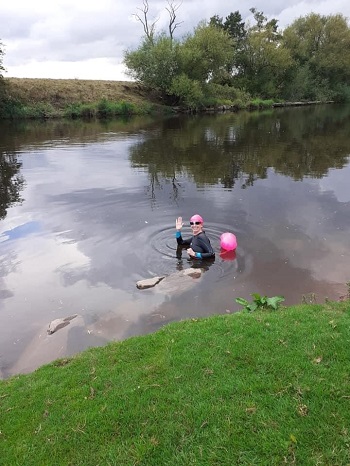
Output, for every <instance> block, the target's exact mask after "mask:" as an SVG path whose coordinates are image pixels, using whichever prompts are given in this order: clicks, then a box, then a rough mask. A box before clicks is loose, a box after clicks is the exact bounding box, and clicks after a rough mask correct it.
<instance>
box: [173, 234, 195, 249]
mask: <svg viewBox="0 0 350 466" xmlns="http://www.w3.org/2000/svg"><path fill="white" fill-rule="evenodd" d="M176 241H177V244H178V245H179V246H189V245H190V244H191V241H192V238H187V239H183V237H182V236H181V231H177V232H176Z"/></svg>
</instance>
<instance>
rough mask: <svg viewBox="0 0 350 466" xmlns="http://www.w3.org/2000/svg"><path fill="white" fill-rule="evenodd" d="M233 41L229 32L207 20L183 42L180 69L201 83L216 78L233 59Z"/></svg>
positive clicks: (180, 52)
mask: <svg viewBox="0 0 350 466" xmlns="http://www.w3.org/2000/svg"><path fill="white" fill-rule="evenodd" d="M232 50H233V41H232V40H231V38H230V36H229V35H228V33H227V32H226V31H224V30H221V29H218V28H217V27H214V26H211V25H210V24H207V23H205V22H201V23H199V25H198V26H197V27H196V28H195V30H194V33H193V34H189V35H188V36H187V37H186V38H185V39H184V41H183V43H182V44H181V48H180V50H179V54H180V57H179V58H180V69H181V71H182V72H184V73H185V74H186V75H187V76H188V77H189V78H191V79H195V80H197V81H199V82H201V83H206V82H208V81H211V80H214V79H215V77H216V76H217V75H219V74H220V73H221V72H222V70H225V68H226V66H227V65H228V64H229V63H230V62H231V61H232Z"/></svg>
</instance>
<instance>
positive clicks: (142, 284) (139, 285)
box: [136, 277, 165, 290]
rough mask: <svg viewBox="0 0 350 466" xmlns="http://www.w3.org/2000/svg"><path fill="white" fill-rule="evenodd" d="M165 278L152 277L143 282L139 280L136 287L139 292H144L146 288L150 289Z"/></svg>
mask: <svg viewBox="0 0 350 466" xmlns="http://www.w3.org/2000/svg"><path fill="white" fill-rule="evenodd" d="M164 278H165V277H153V278H145V279H144V280H139V281H138V282H136V286H137V288H138V289H139V290H145V289H146V288H152V287H153V286H156V285H157V284H158V283H159V282H161V281H162V280H163V279H164Z"/></svg>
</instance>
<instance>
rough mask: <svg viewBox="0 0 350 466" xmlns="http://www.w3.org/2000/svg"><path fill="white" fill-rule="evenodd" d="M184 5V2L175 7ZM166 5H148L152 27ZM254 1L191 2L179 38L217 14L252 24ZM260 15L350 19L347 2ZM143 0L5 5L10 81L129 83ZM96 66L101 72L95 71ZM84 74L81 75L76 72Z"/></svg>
mask: <svg viewBox="0 0 350 466" xmlns="http://www.w3.org/2000/svg"><path fill="white" fill-rule="evenodd" d="M176 4H178V5H179V4H180V2H176ZM167 6H168V4H167V2H166V1H165V0H164V1H151V0H150V1H149V15H148V19H149V21H150V22H153V21H155V20H157V23H156V26H157V30H158V31H159V30H166V29H167V26H168V20H169V14H168V12H167V10H166V8H167ZM252 6H253V5H252V2H251V0H249V1H248V0H243V2H241V3H240V4H239V6H234V5H232V3H231V2H230V1H228V0H220V1H218V2H212V0H201V1H199V0H186V1H183V2H182V4H181V5H180V6H179V8H178V10H177V20H178V21H179V22H181V24H179V26H178V28H177V29H176V34H177V36H178V37H180V36H182V35H184V34H186V33H187V32H190V31H192V30H193V28H194V27H195V26H196V25H197V24H198V23H199V22H200V21H201V20H209V19H210V17H211V16H213V15H215V14H217V15H219V16H220V17H223V18H225V17H226V16H227V15H228V14H229V13H231V12H232V11H236V10H237V9H238V10H239V11H240V13H241V15H242V18H243V20H245V21H247V20H251V19H252V15H251V13H250V11H249V9H250V8H251V7H252ZM254 6H255V7H256V9H257V10H258V11H262V12H263V13H264V14H265V15H266V16H267V17H268V18H272V17H274V18H276V19H278V20H279V25H280V26H281V27H282V28H283V27H285V26H287V25H289V24H290V23H291V22H292V21H293V20H294V19H296V18H298V17H300V16H305V15H306V14H308V13H310V12H317V13H320V14H325V15H327V14H335V13H339V12H341V13H342V14H343V15H344V16H350V5H349V2H348V1H347V0H335V1H333V2H326V1H321V2H319V1H318V0H309V1H301V2H300V1H294V0H287V1H286V2H284V3H283V4H281V2H279V1H277V0H272V1H271V2H269V3H268V4H266V2H265V1H263V0H258V1H255V2H254ZM142 8H143V3H142V1H141V0H129V1H128V2H121V1H119V2H115V1H113V0H99V1H98V2H96V1H95V0H84V1H83V0H75V1H74V2H72V1H71V0H55V2H47V1H46V0H45V1H44V0H32V1H31V2H27V1H25V0H13V1H11V2H7V3H6V4H5V5H2V6H1V17H2V29H1V34H2V35H1V37H0V39H1V41H2V43H3V44H4V45H5V52H6V55H5V57H4V66H5V68H6V70H7V76H17V77H42V78H45V77H48V78H76V77H78V78H85V79H101V76H104V77H105V78H104V79H117V80H118V79H126V76H125V74H124V68H123V66H122V65H121V63H122V61H123V54H124V51H125V50H126V49H130V48H134V47H136V46H137V44H138V43H139V42H140V40H141V37H142V35H143V27H142V24H141V23H140V22H139V21H137V20H136V19H135V16H134V15H135V13H139V14H140V16H142ZM91 64H95V65H96V67H92V66H90V65H91ZM79 69H80V70H83V71H82V72H81V73H77V70H79Z"/></svg>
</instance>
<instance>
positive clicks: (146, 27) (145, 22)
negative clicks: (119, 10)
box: [134, 0, 159, 43]
mask: <svg viewBox="0 0 350 466" xmlns="http://www.w3.org/2000/svg"><path fill="white" fill-rule="evenodd" d="M137 9H138V10H139V11H140V12H141V16H140V15H139V14H138V13H135V14H134V17H135V18H136V19H137V21H139V22H140V23H141V24H142V26H143V31H144V33H145V36H146V38H147V40H148V41H149V42H151V43H153V37H154V33H155V27H156V23H157V21H158V19H159V18H157V19H156V20H154V21H153V22H152V23H151V24H149V19H148V11H149V5H148V0H143V8H137Z"/></svg>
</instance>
